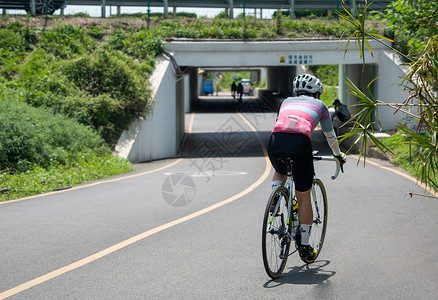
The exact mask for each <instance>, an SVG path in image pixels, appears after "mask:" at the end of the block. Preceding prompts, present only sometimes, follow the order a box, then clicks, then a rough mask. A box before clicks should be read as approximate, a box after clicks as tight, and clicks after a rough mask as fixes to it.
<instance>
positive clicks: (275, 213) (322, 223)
mask: <svg viewBox="0 0 438 300" xmlns="http://www.w3.org/2000/svg"><path fill="white" fill-rule="evenodd" d="M317 154H318V152H317V151H314V152H313V159H314V160H315V161H322V160H323V161H333V162H335V163H336V170H335V173H334V175H333V176H331V179H333V180H334V179H336V177H337V176H338V175H339V171H340V170H342V171H343V169H342V166H341V164H340V162H339V160H338V159H337V158H335V157H333V156H318V155H317ZM280 160H281V162H282V163H285V164H286V165H287V166H288V170H287V179H286V182H285V184H284V186H279V187H277V188H276V189H275V190H273V191H272V193H271V195H270V197H269V200H268V203H267V205H266V209H265V214H264V217H263V232H262V253H263V264H264V266H265V270H266V273H267V274H268V275H269V277H271V278H273V279H276V278H278V277H280V276H281V273H282V272H283V270H284V268H285V266H286V262H287V259H288V257H289V256H290V255H292V254H294V253H295V252H297V250H298V247H299V245H300V230H299V226H300V225H299V220H298V209H299V207H298V202H297V200H296V195H295V189H294V182H293V177H292V168H293V160H292V159H291V158H280ZM311 202H312V210H313V224H312V230H311V234H310V239H309V241H310V246H312V247H313V248H314V249H316V250H317V252H318V255H319V253H320V252H321V249H322V245H323V244H324V238H325V232H326V229H327V212H328V211H327V193H326V191H325V188H324V185H323V183H322V181H321V180H320V179H318V178H316V175H315V176H314V179H313V184H312V189H311ZM292 241H295V250H294V251H292V252H291V249H290V248H291V242H292ZM289 252H291V253H289ZM318 255H317V256H318Z"/></svg>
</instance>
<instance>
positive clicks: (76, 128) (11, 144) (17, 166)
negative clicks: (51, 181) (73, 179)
mask: <svg viewBox="0 0 438 300" xmlns="http://www.w3.org/2000/svg"><path fill="white" fill-rule="evenodd" d="M0 128H1V130H0V166H1V170H0V171H10V172H13V173H14V172H24V171H27V170H29V169H32V168H33V167H35V166H41V167H43V168H47V167H49V166H50V165H52V164H54V163H65V162H66V161H67V160H68V159H69V158H70V157H71V156H74V155H75V154H76V153H80V152H83V153H91V152H96V153H100V154H104V153H108V152H109V148H108V147H106V146H104V141H103V139H102V138H101V137H100V136H99V135H97V134H96V133H94V132H93V131H92V130H91V129H90V128H88V127H86V126H84V125H80V124H78V123H77V122H75V121H73V120H70V119H68V118H67V117H65V116H62V115H59V114H53V113H52V112H51V111H50V110H48V109H41V108H40V109H36V108H33V107H30V106H28V105H27V104H25V103H22V102H20V101H17V100H12V99H5V98H3V99H1V101H0Z"/></svg>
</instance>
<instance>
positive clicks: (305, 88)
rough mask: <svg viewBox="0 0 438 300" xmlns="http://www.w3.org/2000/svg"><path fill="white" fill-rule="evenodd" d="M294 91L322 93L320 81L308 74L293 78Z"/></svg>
mask: <svg viewBox="0 0 438 300" xmlns="http://www.w3.org/2000/svg"><path fill="white" fill-rule="evenodd" d="M293 90H294V93H295V94H296V93H298V92H308V93H310V94H314V93H317V92H319V93H321V94H322V93H323V92H324V89H323V88H322V83H321V81H319V79H318V78H316V77H315V76H312V75H309V74H302V75H298V76H297V77H295V79H294V83H293Z"/></svg>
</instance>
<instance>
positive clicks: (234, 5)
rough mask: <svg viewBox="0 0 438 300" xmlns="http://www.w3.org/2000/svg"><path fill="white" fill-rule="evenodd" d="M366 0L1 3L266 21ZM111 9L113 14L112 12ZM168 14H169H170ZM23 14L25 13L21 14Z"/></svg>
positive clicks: (45, 10)
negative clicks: (275, 14)
mask: <svg viewBox="0 0 438 300" xmlns="http://www.w3.org/2000/svg"><path fill="white" fill-rule="evenodd" d="M369 2H370V1H366V0H68V1H66V0H11V1H10V0H0V8H3V14H6V12H7V11H10V10H14V12H15V10H17V9H18V10H24V11H27V12H28V13H31V14H32V15H51V14H54V13H55V12H56V13H57V14H58V13H59V14H61V15H64V14H69V15H71V14H78V13H82V14H86V15H90V16H94V17H103V18H105V17H107V16H109V15H114V14H116V15H120V14H122V13H125V14H133V13H143V14H151V13H160V14H162V15H163V17H164V18H168V17H172V16H175V15H176V14H177V13H178V12H181V11H182V12H190V11H191V12H194V13H195V14H197V15H201V16H202V15H207V16H211V15H214V14H219V13H221V12H222V13H224V14H225V15H226V17H228V18H231V19H232V18H235V17H236V16H238V15H239V14H243V15H255V16H256V17H260V18H266V17H269V16H272V14H273V12H275V11H277V10H279V9H280V10H283V11H284V10H286V11H288V12H289V16H290V17H291V18H294V17H295V15H296V12H297V11H298V10H315V11H324V10H325V11H329V14H330V12H331V11H334V10H337V9H342V7H345V8H346V9H348V10H350V11H351V12H352V14H353V15H354V14H355V12H356V11H355V7H357V8H361V7H364V6H365V5H366V4H367V3H369ZM391 2H392V1H391V0H375V1H373V2H372V3H371V6H370V9H377V10H382V9H385V8H386V7H387V6H388V4H389V3H391ZM113 9H114V12H115V13H113ZM170 11H171V12H170ZM22 13H24V12H23V11H22Z"/></svg>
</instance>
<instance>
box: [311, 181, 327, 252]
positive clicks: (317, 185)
mask: <svg viewBox="0 0 438 300" xmlns="http://www.w3.org/2000/svg"><path fill="white" fill-rule="evenodd" d="M311 197H312V201H311V202H312V210H313V224H312V230H311V232H310V239H309V242H310V246H312V247H313V248H314V249H316V250H317V251H318V254H317V257H318V255H319V253H320V252H321V249H322V245H323V244H324V238H325V232H326V229H327V213H328V210H327V193H326V191H325V188H324V185H323V184H322V181H321V180H319V179H314V180H313V186H312V191H311ZM315 259H316V257H315Z"/></svg>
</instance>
